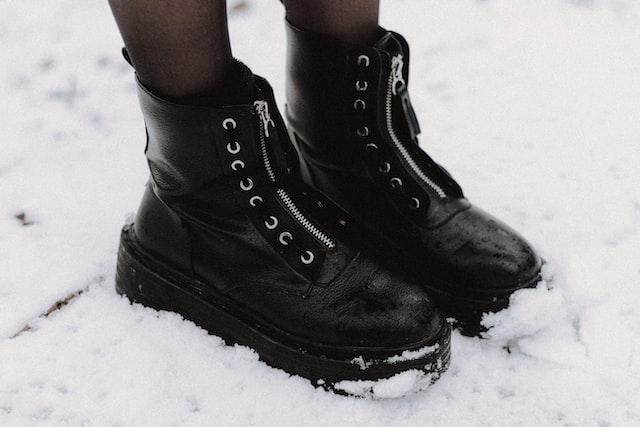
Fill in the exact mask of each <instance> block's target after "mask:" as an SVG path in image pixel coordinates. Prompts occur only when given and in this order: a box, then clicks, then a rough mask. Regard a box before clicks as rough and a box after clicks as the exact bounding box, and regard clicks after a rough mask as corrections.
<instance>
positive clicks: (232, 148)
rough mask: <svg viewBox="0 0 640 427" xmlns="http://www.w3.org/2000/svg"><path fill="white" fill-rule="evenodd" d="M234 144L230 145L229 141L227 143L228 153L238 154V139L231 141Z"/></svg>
mask: <svg viewBox="0 0 640 427" xmlns="http://www.w3.org/2000/svg"><path fill="white" fill-rule="evenodd" d="M233 144H234V145H231V143H228V144H227V151H228V152H229V154H238V153H239V152H240V144H238V141H233Z"/></svg>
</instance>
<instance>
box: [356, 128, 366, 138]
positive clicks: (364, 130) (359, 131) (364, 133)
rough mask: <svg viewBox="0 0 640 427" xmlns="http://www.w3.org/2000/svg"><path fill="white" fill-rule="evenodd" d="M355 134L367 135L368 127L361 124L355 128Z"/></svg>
mask: <svg viewBox="0 0 640 427" xmlns="http://www.w3.org/2000/svg"><path fill="white" fill-rule="evenodd" d="M356 134H358V136H360V137H363V138H364V137H365V136H369V128H368V127H366V126H362V127H361V128H358V129H356Z"/></svg>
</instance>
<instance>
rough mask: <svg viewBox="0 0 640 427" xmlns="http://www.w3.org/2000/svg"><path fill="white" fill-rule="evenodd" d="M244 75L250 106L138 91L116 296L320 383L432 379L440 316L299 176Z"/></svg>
mask: <svg viewBox="0 0 640 427" xmlns="http://www.w3.org/2000/svg"><path fill="white" fill-rule="evenodd" d="M254 82H255V83H254V90H253V97H252V99H251V100H250V101H248V102H245V103H241V104H239V105H233V106H226V107H220V108H207V107H195V106H185V105H177V104H172V103H170V102H167V101H165V100H162V99H159V98H158V97H156V96H154V95H153V94H152V93H150V92H149V91H148V90H147V89H145V88H144V87H142V86H141V85H139V90H138V93H139V99H140V104H141V106H142V111H143V115H144V118H145V123H146V127H147V135H148V140H147V148H146V155H147V158H148V162H149V167H150V169H151V176H152V179H150V183H149V185H148V188H147V190H146V193H145V195H144V197H143V200H142V203H141V205H140V208H139V210H138V212H137V215H136V218H135V221H134V223H132V224H128V225H126V226H125V227H124V229H123V231H122V236H121V243H120V249H119V253H118V268H117V277H116V286H117V291H118V292H119V293H121V294H125V295H126V296H128V297H129V298H130V299H131V300H133V301H137V302H141V303H143V304H145V305H148V306H151V307H155V308H159V309H165V310H170V311H175V312H177V313H180V314H182V315H183V316H184V317H186V318H188V319H191V320H193V321H194V322H196V323H197V324H199V325H201V326H202V327H204V328H205V329H207V330H208V331H210V332H211V333H213V334H216V335H219V336H221V337H223V338H224V339H225V340H226V341H227V343H240V344H244V345H247V346H249V347H251V348H253V349H255V350H256V351H257V352H258V353H259V355H260V358H261V359H262V360H264V361H265V362H266V363H268V364H270V365H272V366H275V367H278V368H281V369H283V370H285V371H287V372H289V373H292V374H297V375H301V376H304V377H306V378H309V379H311V380H313V381H315V382H316V384H322V385H324V386H325V387H328V388H332V387H334V384H335V383H336V382H339V381H342V380H376V379H381V378H387V377H391V376H393V375H395V374H398V373H401V372H405V371H408V370H416V371H415V372H419V373H421V375H422V376H421V381H422V383H421V386H423V385H426V384H428V383H429V382H433V381H435V380H436V379H437V378H438V377H439V375H440V374H441V373H442V372H443V371H444V370H446V368H447V366H448V362H449V340H450V328H449V326H448V324H447V323H446V322H445V321H444V319H443V317H442V316H441V315H440V314H439V312H438V311H437V310H436V309H435V308H434V306H433V304H432V303H431V301H430V300H429V297H428V296H427V294H426V293H425V291H424V290H423V289H422V287H421V286H420V284H419V283H416V280H415V279H412V278H411V276H408V275H405V273H403V272H401V270H400V269H399V268H398V267H396V266H394V265H393V263H392V262H390V261H386V260H384V257H383V255H381V254H379V253H377V252H376V251H375V250H374V249H370V248H369V247H370V246H375V245H371V244H369V243H368V240H367V238H366V237H364V236H363V233H361V232H360V231H359V228H358V225H357V223H356V222H355V221H353V220H352V219H351V218H350V217H349V216H348V214H347V213H345V212H344V211H342V210H341V209H339V208H338V207H337V206H335V205H334V204H333V203H332V202H331V201H330V200H328V199H327V198H325V197H324V196H322V195H321V194H319V193H318V192H316V191H314V190H312V189H311V188H309V187H307V186H306V185H304V184H303V183H302V179H301V177H300V172H299V169H298V159H297V154H296V151H295V148H294V147H293V145H292V144H291V142H290V140H289V137H288V134H287V132H286V130H285V126H284V123H283V120H282V118H281V116H280V114H279V113H278V111H277V107H276V104H275V102H274V99H273V93H272V91H271V88H270V87H269V85H268V83H267V82H266V81H265V80H263V79H261V78H259V77H257V76H255V79H254ZM336 389H338V391H340V387H339V386H336Z"/></svg>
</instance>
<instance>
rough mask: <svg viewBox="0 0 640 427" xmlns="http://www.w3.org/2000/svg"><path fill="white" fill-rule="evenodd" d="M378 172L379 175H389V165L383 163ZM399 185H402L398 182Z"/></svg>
mask: <svg viewBox="0 0 640 427" xmlns="http://www.w3.org/2000/svg"><path fill="white" fill-rule="evenodd" d="M378 170H379V171H380V173H389V171H390V170H391V163H389V162H383V163H382V164H381V165H380V167H379V168H378ZM394 179H395V178H394ZM397 179H398V180H399V179H400V178H397ZM400 185H402V182H400Z"/></svg>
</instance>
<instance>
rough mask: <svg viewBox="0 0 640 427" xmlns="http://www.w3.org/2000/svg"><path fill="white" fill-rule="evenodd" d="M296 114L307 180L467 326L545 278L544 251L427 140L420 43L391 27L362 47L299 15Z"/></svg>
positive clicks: (292, 124) (293, 42) (291, 88)
mask: <svg viewBox="0 0 640 427" xmlns="http://www.w3.org/2000/svg"><path fill="white" fill-rule="evenodd" d="M287 31H288V33H287V36H288V64H287V68H288V76H287V77H288V80H287V119H288V124H289V128H290V130H291V132H292V135H293V137H294V142H295V143H296V145H297V148H298V150H299V153H300V154H301V159H302V161H303V165H302V168H303V174H304V176H305V179H306V180H307V181H308V182H309V183H310V184H312V185H313V186H315V187H316V188H318V189H319V190H321V191H322V192H324V193H325V194H327V195H328V196H329V197H331V198H332V199H333V200H335V201H336V202H337V203H338V204H339V205H341V206H342V207H343V208H345V209H346V210H347V211H349V213H351V214H353V215H354V216H355V217H356V218H357V219H358V220H360V221H362V222H363V223H364V224H366V225H367V226H368V227H369V229H370V230H372V231H373V232H374V233H377V234H378V235H380V236H382V237H383V238H384V239H385V241H386V242H387V245H388V247H389V251H388V252H389V253H392V252H394V253H398V254H399V255H400V256H399V258H400V259H401V262H403V263H404V265H405V266H406V267H407V268H408V269H410V270H412V271H413V272H414V273H416V274H417V275H418V277H421V278H422V279H424V282H425V286H426V289H427V290H428V292H429V294H430V295H431V296H432V298H433V299H434V300H435V301H436V302H437V304H438V305H439V307H440V308H441V309H442V310H443V312H444V313H445V315H447V316H452V317H454V318H456V319H457V320H458V322H459V326H460V327H461V329H462V332H463V333H465V334H468V335H475V334H477V333H478V332H479V331H480V330H481V327H480V324H479V322H480V320H481V317H482V313H484V312H490V311H497V310H500V309H502V308H504V307H506V306H507V305H508V302H509V296H510V295H511V293H512V292H514V291H515V290H517V289H520V288H524V287H529V286H533V285H535V284H536V283H537V282H538V280H539V273H540V267H541V260H540V258H539V257H538V256H537V255H536V254H535V252H534V250H533V249H532V247H531V246H530V245H529V243H527V242H526V241H525V240H524V239H523V238H522V237H520V236H519V235H518V234H517V233H516V232H515V231H513V230H512V229H511V228H509V227H508V226H506V225H505V224H503V223H501V222H500V221H499V220H497V219H496V218H494V217H492V216H490V215H489V214H487V213H485V212H483V211H482V210H480V209H479V208H477V207H475V206H473V205H471V204H470V203H469V202H468V201H467V199H465V198H464V196H463V193H462V190H461V189H460V187H459V186H458V184H457V183H456V182H455V181H454V180H453V178H452V177H451V176H450V175H449V174H448V173H447V172H446V171H445V170H444V169H443V168H442V167H440V166H439V165H438V164H436V163H435V162H434V161H433V160H432V159H431V158H430V157H429V156H428V155H427V154H426V153H424V152H423V151H422V150H421V149H420V147H419V146H418V140H417V138H416V137H417V135H418V133H419V132H420V129H419V126H418V121H417V119H416V116H415V113H414V111H413V108H412V106H411V101H410V100H409V93H408V92H407V83H408V81H409V74H408V68H409V47H408V45H407V42H406V41H405V39H404V38H403V37H402V36H400V35H399V34H397V33H394V32H389V31H385V30H383V29H380V38H379V41H378V42H377V44H375V45H374V46H357V45H351V44H347V43H343V42H340V41H337V40H333V39H330V38H328V37H326V36H323V35H319V34H314V33H310V32H307V31H302V30H300V29H298V28H296V27H294V26H292V25H290V24H288V29H287Z"/></svg>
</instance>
